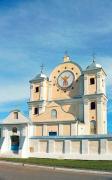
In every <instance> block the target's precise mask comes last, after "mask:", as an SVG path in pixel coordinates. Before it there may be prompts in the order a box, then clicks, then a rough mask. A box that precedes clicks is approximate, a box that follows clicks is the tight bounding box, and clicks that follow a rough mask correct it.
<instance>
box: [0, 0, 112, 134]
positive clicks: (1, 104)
mask: <svg viewBox="0 0 112 180" xmlns="http://www.w3.org/2000/svg"><path fill="white" fill-rule="evenodd" d="M66 50H67V51H68V54H69V55H70V57H71V59H73V60H74V61H75V62H77V63H79V64H80V65H81V66H82V68H83V69H85V68H86V66H88V65H89V64H90V63H91V61H92V54H93V52H94V53H95V54H96V61H97V62H98V63H100V64H101V65H102V66H103V68H104V69H105V71H106V73H107V96H108V98H109V101H108V131H109V132H112V86H111V83H112V78H111V77H112V1H111V0H91V1H90V0H69V1H68V0H10V1H9V0H0V82H1V86H0V119H1V120H2V119H3V118H4V117H5V116H6V115H7V114H8V112H9V111H10V110H11V109H14V108H20V109H21V110H22V111H23V112H24V113H25V114H27V104H26V102H27V101H28V98H29V82H28V81H29V80H30V79H32V77H34V76H35V75H36V74H38V73H39V72H40V65H41V64H42V63H44V65H45V73H46V74H47V75H49V74H50V72H51V71H52V69H53V68H54V67H55V66H56V65H57V64H58V63H60V62H62V58H63V55H64V52H65V51H66Z"/></svg>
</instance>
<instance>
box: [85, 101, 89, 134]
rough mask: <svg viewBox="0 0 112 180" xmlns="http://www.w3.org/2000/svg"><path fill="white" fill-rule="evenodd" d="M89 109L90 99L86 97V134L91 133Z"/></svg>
mask: <svg viewBox="0 0 112 180" xmlns="http://www.w3.org/2000/svg"><path fill="white" fill-rule="evenodd" d="M89 109H90V108H89V101H88V99H84V122H85V135H88V134H90V122H89Z"/></svg>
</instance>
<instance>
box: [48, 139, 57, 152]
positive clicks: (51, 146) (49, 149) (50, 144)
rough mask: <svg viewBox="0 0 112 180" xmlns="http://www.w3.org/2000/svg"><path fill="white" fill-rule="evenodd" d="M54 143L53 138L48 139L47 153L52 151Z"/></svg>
mask: <svg viewBox="0 0 112 180" xmlns="http://www.w3.org/2000/svg"><path fill="white" fill-rule="evenodd" d="M54 147H55V143H54V140H49V141H48V153H54Z"/></svg>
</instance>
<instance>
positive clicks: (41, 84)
mask: <svg viewBox="0 0 112 180" xmlns="http://www.w3.org/2000/svg"><path fill="white" fill-rule="evenodd" d="M43 90H44V87H43V82H41V83H40V100H43Z"/></svg>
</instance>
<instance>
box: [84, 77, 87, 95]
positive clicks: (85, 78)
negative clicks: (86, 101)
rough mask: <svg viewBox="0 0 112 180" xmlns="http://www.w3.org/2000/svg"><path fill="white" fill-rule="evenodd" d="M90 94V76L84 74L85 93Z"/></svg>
mask: <svg viewBox="0 0 112 180" xmlns="http://www.w3.org/2000/svg"><path fill="white" fill-rule="evenodd" d="M86 94H88V76H87V75H86V74H85V75H84V95H86Z"/></svg>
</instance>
